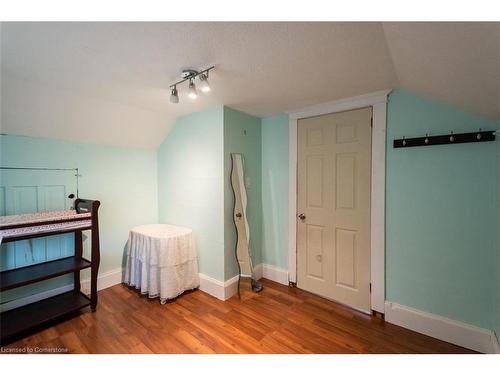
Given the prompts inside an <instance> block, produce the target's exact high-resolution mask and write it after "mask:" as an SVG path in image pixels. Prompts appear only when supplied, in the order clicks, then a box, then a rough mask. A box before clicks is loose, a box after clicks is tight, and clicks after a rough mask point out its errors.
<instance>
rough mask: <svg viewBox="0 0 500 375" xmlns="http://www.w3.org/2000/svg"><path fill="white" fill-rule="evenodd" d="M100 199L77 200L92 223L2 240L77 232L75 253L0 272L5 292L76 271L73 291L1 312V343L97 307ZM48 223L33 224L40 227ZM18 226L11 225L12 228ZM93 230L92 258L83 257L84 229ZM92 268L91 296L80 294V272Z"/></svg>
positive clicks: (71, 220) (0, 284)
mask: <svg viewBox="0 0 500 375" xmlns="http://www.w3.org/2000/svg"><path fill="white" fill-rule="evenodd" d="M99 206H100V202H99V201H95V200H88V199H76V200H75V210H76V212H77V213H88V212H90V213H91V215H90V218H87V219H88V220H90V221H91V224H90V225H80V226H76V227H74V228H65V229H61V230H57V231H52V232H42V233H39V234H37V233H36V232H35V233H29V234H20V235H19V236H13V237H8V238H5V239H4V240H3V241H2V243H5V242H13V241H21V240H26V239H31V238H40V237H46V236H50V235H58V234H61V233H74V237H75V243H74V247H75V255H74V256H71V257H66V258H62V259H57V260H51V261H47V262H43V263H39V264H35V265H31V266H27V267H22V268H16V269H11V270H6V271H2V272H0V291H6V290H10V289H14V288H18V287H21V286H26V285H29V284H33V283H37V282H40V281H44V280H48V279H51V278H54V277H58V276H61V275H65V274H70V273H73V282H74V289H73V290H72V291H69V292H66V293H63V294H59V295H56V296H53V297H50V298H46V299H43V300H40V301H37V302H34V303H31V304H28V305H24V306H21V307H18V308H14V309H12V310H7V311H4V312H1V313H0V346H2V345H5V344H6V343H8V342H9V341H12V340H13V339H16V338H19V337H20V336H22V335H24V334H26V333H29V332H31V331H33V330H35V329H36V328H40V327H42V326H46V325H47V324H50V323H53V322H55V321H58V320H60V319H61V318H63V317H65V316H67V315H69V314H71V313H75V312H77V311H79V310H80V309H82V308H84V307H87V306H90V308H91V310H92V311H93V312H94V311H96V308H97V274H98V271H99V263H100V249H99V220H98V209H99ZM81 220H82V219H81V218H76V219H75V218H69V219H62V220H58V221H57V222H58V223H75V222H78V221H81ZM41 224H42V225H43V224H45V223H34V224H33V225H32V226H33V227H37V226H39V225H41ZM25 227H27V225H26V224H24V223H23V224H21V225H19V228H25ZM13 228H16V226H15V225H9V229H13ZM84 230H90V231H91V259H90V260H87V259H85V258H83V235H82V231H84ZM86 268H90V270H91V276H90V298H89V297H87V296H85V295H84V294H83V293H81V291H80V290H81V285H80V271H81V270H82V269H86Z"/></svg>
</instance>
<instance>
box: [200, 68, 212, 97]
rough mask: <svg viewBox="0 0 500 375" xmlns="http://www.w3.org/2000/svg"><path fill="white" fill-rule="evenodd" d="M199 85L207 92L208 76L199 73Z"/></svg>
mask: <svg viewBox="0 0 500 375" xmlns="http://www.w3.org/2000/svg"><path fill="white" fill-rule="evenodd" d="M200 87H201V91H203V92H209V91H210V90H211V89H210V85H209V84H208V77H207V75H206V74H205V73H201V74H200Z"/></svg>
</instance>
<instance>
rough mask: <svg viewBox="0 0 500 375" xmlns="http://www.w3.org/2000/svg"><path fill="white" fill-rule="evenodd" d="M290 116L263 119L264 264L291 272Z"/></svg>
mask: <svg viewBox="0 0 500 375" xmlns="http://www.w3.org/2000/svg"><path fill="white" fill-rule="evenodd" d="M288 147H289V136H288V116H287V115H281V116H275V117H267V118H263V119H262V262H263V263H266V264H270V265H273V266H276V267H279V268H282V269H288V184H289V181H288V156H289V155H288V153H289V150H288Z"/></svg>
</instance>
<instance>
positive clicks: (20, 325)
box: [0, 290, 90, 345]
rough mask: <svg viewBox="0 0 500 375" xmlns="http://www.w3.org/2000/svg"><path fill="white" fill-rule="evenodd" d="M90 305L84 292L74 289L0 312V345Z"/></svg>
mask: <svg viewBox="0 0 500 375" xmlns="http://www.w3.org/2000/svg"><path fill="white" fill-rule="evenodd" d="M89 305H90V299H89V298H87V296H85V295H84V294H83V293H81V292H78V291H75V290H72V291H70V292H66V293H63V294H59V295H57V296H54V297H50V298H46V299H43V300H41V301H38V302H34V303H31V304H29V305H25V306H21V307H18V308H16V309H13V310H9V311H5V312H2V313H1V314H0V345H4V344H5V343H6V342H7V341H10V340H11V339H12V338H15V337H18V336H20V335H21V334H23V333H26V332H28V331H31V330H33V329H35V328H37V327H40V326H43V325H45V324H48V323H51V322H53V321H55V320H57V319H60V318H62V317H64V316H65V315H68V314H71V313H74V312H77V311H78V310H80V309H82V308H83V307H86V306H89Z"/></svg>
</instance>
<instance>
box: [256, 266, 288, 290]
mask: <svg viewBox="0 0 500 375" xmlns="http://www.w3.org/2000/svg"><path fill="white" fill-rule="evenodd" d="M262 277H263V278H264V279H269V280H272V281H275V282H277V283H280V284H283V285H288V271H287V270H284V269H283V268H279V267H276V266H272V265H270V264H265V263H263V264H262Z"/></svg>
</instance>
